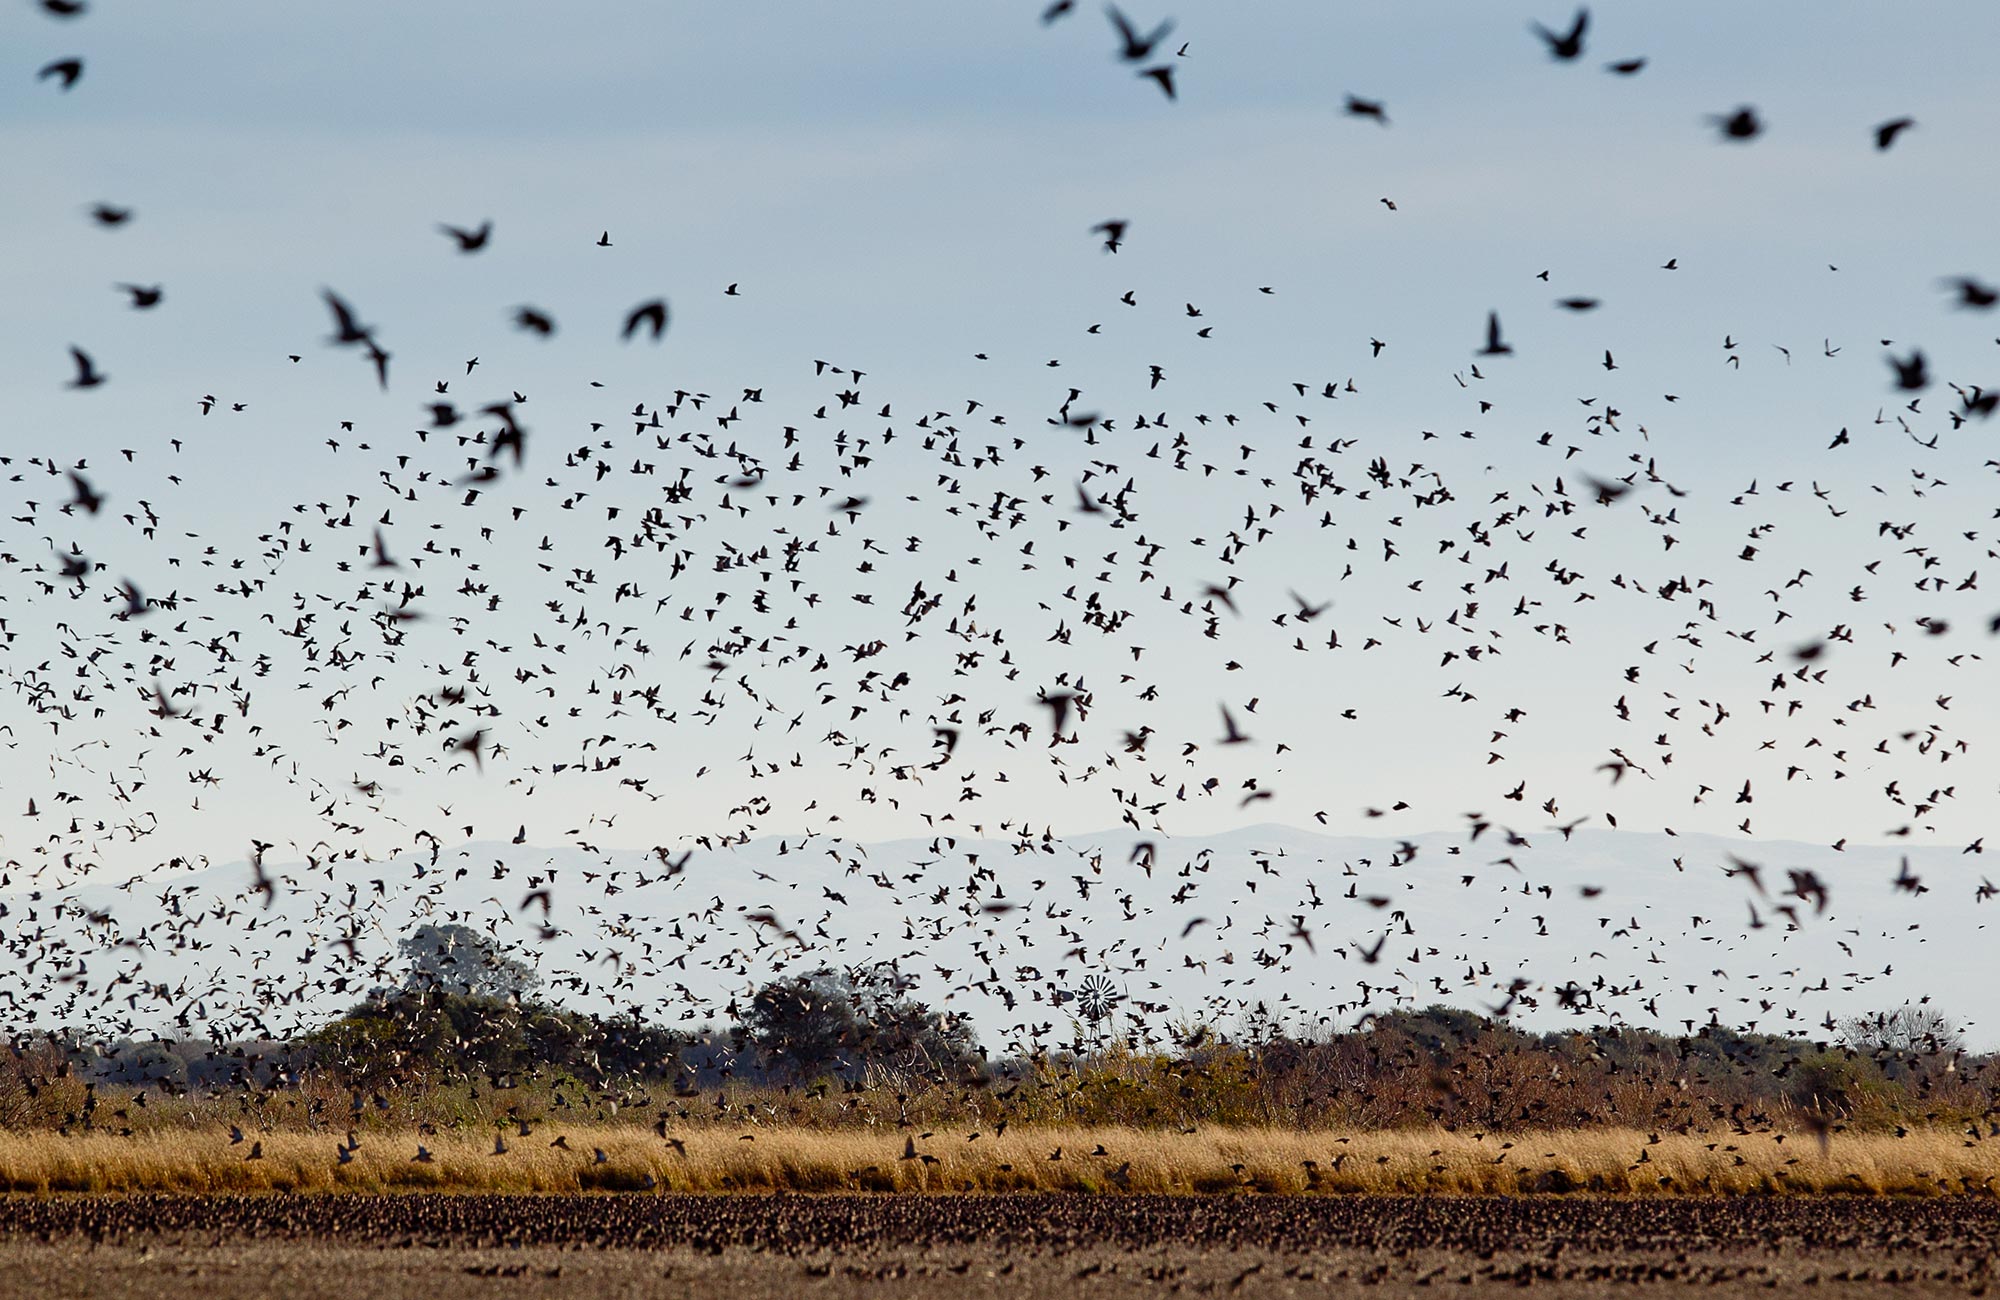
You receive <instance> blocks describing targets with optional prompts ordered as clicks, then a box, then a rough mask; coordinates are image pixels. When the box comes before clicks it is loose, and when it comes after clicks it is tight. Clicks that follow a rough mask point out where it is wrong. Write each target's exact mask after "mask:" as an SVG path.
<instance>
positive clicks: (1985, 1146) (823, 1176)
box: [0, 1126, 2000, 1196]
mask: <svg viewBox="0 0 2000 1300" xmlns="http://www.w3.org/2000/svg"><path fill="white" fill-rule="evenodd" d="M559 1131H560V1132H562V1133H564V1134H566V1137H567V1141H568V1144H569V1147H568V1149H567V1150H563V1149H559V1148H555V1147H551V1146H550V1145H549V1141H550V1139H551V1138H553V1137H554V1136H555V1135H556V1134H557V1133H558V1132H559ZM249 1137H250V1140H252V1141H256V1142H261V1143H262V1148H263V1149H262V1158H261V1159H256V1160H248V1159H245V1155H246V1153H247V1152H248V1151H249V1150H250V1145H249V1142H248V1141H246V1142H245V1143H243V1144H240V1145H233V1144H231V1142H230V1141H229V1137H228V1134H227V1133H226V1132H225V1131H208V1130H204V1131H199V1132H187V1133H163V1132H153V1133H142V1134H137V1135H135V1136H131V1137H119V1136H114V1135H111V1134H106V1133H89V1134H82V1135H76V1136H62V1135H59V1134H54V1133H18V1132H12V1133H0V1189H5V1190H9V1191H15V1192H100V1193H102V1192H189V1193H201V1192H243V1191H332V1192H338V1191H357V1192H384V1191H391V1192H393V1191H418V1190H428V1191H466V1192H578V1191H645V1190H652V1189H658V1190H662V1191H677V1192H686V1191H693V1192H750V1191H777V1190H784V1191H796V1192H853V1191H864V1192H999V1191H1050V1192H1055V1191H1064V1192H1107V1193H1115V1192H1127V1191H1129V1192H1180V1193H1187V1192H1203V1193H1217V1192H1239V1191H1253V1192H1269V1193H1304V1192H1320V1193H1332V1194H1339V1193H1347V1194H1356V1193H1358V1194H1369V1193H1377V1194H1380V1193H1439V1194H1447V1195H1513V1194H1521V1193H1546V1192H1561V1191H1593V1192H1608V1193H1613V1194H1628V1195H1642V1196H1657V1195H1675V1194H1693V1195H1745V1194H1769V1193H1807V1192H1846V1193H1865V1194H1876V1195H1883V1194H1887V1195H1938V1194H1942V1193H1948V1192H1965V1191H1973V1192H1985V1193H1990V1192H1991V1191H1992V1190H1993V1183H1994V1179H1995V1177H1996V1176H2000V1141H1996V1142H1978V1141H1971V1140H1968V1139H1967V1138H1966V1137H1965V1136H1964V1135H1963V1134H1962V1133H1959V1132H1954V1131H1951V1130H1946V1129H1930V1130H1924V1131H1917V1132H1912V1133H1911V1134H1910V1135H1909V1136H1908V1137H1905V1138H1897V1137H1894V1136H1893V1135H1889V1134H1875V1133H1869V1134H1859V1135H1836V1136H1835V1137H1834V1138H1833V1140H1832V1142H1831V1144H1830V1146H1829V1147H1828V1148H1827V1150H1826V1151H1825V1152H1824V1153H1822V1151H1821V1150H1820V1147H1819V1145H1818V1143H1817V1142H1816V1141H1815V1140H1814V1139H1813V1138H1811V1137H1809V1136H1806V1135H1803V1134H1796V1133H1794V1134H1777V1133H1751V1134H1742V1133H1733V1132H1729V1131H1722V1132H1717V1133H1711V1134H1707V1135H1700V1136H1684V1135H1677V1134H1662V1135H1661V1137H1660V1140H1659V1141H1657V1142H1653V1141H1651V1140H1650V1138H1649V1136H1648V1135H1647V1134H1645V1133H1641V1132H1636V1131H1631V1130H1616V1129H1610V1130H1607V1129H1599V1130H1588V1131H1576V1132H1539V1133H1537V1132H1526V1133H1516V1134H1512V1135H1501V1134H1490V1133H1489V1134H1485V1135H1474V1134H1470V1133H1463V1132H1459V1133H1450V1132H1445V1131H1443V1130H1394V1131H1384V1132H1371V1133H1353V1134H1341V1133H1334V1132H1324V1133H1321V1132H1299V1131H1294V1130H1276V1129H1232V1128H1212V1129H1204V1130H1202V1131H1199V1132H1196V1133H1192V1134H1176V1133H1171V1132H1162V1131H1159V1130H1143V1129H1130V1128H1053V1127H1043V1128H1010V1129H1009V1130H1008V1131H1007V1132H1006V1133H1005V1134H1001V1135H997V1136H996V1135H995V1134H993V1133H990V1132H988V1133H982V1134H981V1135H980V1137H979V1138H978V1139H977V1140H973V1141H968V1140H967V1137H968V1135H967V1134H966V1133H964V1132H944V1131H939V1132H937V1133H935V1134H934V1135H933V1136H931V1137H929V1138H928V1139H925V1138H921V1137H919V1136H918V1135H917V1134H916V1133H915V1132H913V1131H906V1130H894V1129H882V1130H873V1131H845V1132H824V1131H810V1130H798V1129H765V1130H762V1131H759V1132H757V1133H754V1134H748V1135H744V1134H738V1133H733V1132H730V1131H727V1130H723V1129H719V1128H697V1129H689V1130H687V1131H686V1132H685V1134H683V1135H680V1137H679V1140H680V1141H681V1142H682V1143H684V1144H685V1154H683V1153H682V1151H680V1150H677V1149H676V1148H674V1147H673V1146H670V1145H669V1144H668V1143H666V1142H663V1141H661V1140H660V1139H659V1138H658V1137H656V1136H654V1135H653V1134H651V1133H649V1132H646V1131H643V1130H635V1129H633V1128H630V1127H608V1126H607V1127H601V1128H583V1127H578V1128H570V1129H566V1130H558V1129H556V1128H555V1127H553V1126H551V1127H547V1128H544V1129H542V1130H540V1131H538V1132H537V1133H536V1134H535V1135H534V1136H532V1137H527V1138H520V1137H514V1136H511V1133H510V1136H509V1137H508V1146H509V1150H508V1151H507V1152H506V1154H504V1155H494V1154H492V1150H493V1140H492V1136H491V1133H490V1132H488V1133H481V1132H477V1131H471V1132H468V1131H458V1132H451V1133H444V1134H440V1135H437V1136H427V1137H423V1138H421V1139H419V1137H418V1135H417V1134H415V1133H406V1134H398V1133H385V1132H376V1133H372V1134H369V1135H367V1136H365V1137H364V1138H363V1139H362V1145H361V1148H360V1149H359V1150H358V1151H357V1152H356V1153H355V1154H354V1158H353V1160H352V1162H351V1163H348V1164H340V1163H338V1162H337V1160H336V1146H337V1143H338V1139H336V1138H334V1137H332V1136H330V1135H323V1134H321V1135H315V1134H306V1133H298V1132H270V1133H263V1134H252V1135H249ZM911 1138H915V1139H916V1149H917V1151H918V1152H919V1158H918V1159H906V1158H904V1152H905V1145H904V1144H905V1142H906V1140H908V1139H911ZM419 1140H421V1141H422V1142H423V1143H424V1145H426V1146H427V1147H429V1148H430V1151H431V1153H432V1155H433V1160H432V1161H431V1162H429V1163H419V1162H416V1161H414V1160H412V1159H411V1157H412V1156H413V1155H414V1154H415V1152H416V1149H417V1143H418V1141H419ZM1509 1142H1511V1143H1512V1145H1511V1146H1505V1145H1503V1144H1505V1143H1509ZM1100 1146H1101V1147H1102V1149H1103V1150H1104V1151H1105V1152H1106V1153H1107V1154H1105V1155H1095V1154H1091V1153H1093V1152H1095V1151H1096V1150H1097V1149H1098V1148H1099V1147H1100ZM596 1148H602V1149H603V1151H604V1153H605V1156H606V1157H607V1158H606V1159H605V1160H604V1161H602V1162H598V1161H596V1160H595V1159H594V1157H593V1151H594V1149H596ZM1057 1149H1060V1150H1061V1152H1062V1158H1061V1159H1060V1160H1052V1159H1050V1156H1051V1154H1052V1153H1053V1152H1055V1151H1056V1150H1057ZM924 1155H928V1156H930V1157H932V1158H931V1159H930V1160H925V1159H922V1158H921V1157H922V1156H924ZM1642 1157H1643V1158H1642Z"/></svg>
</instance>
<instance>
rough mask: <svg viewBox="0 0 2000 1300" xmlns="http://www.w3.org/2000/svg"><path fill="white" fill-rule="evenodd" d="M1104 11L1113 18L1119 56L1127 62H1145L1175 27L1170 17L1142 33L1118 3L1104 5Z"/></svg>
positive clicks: (1112, 23) (1112, 22)
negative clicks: (1120, 10) (1122, 11)
mask: <svg viewBox="0 0 2000 1300" xmlns="http://www.w3.org/2000/svg"><path fill="white" fill-rule="evenodd" d="M1104 12H1105V15H1106V16H1107V17H1109V18H1110V19H1111V26H1112V28H1113V29H1114V30H1116V31H1117V33H1118V41H1119V50H1118V57H1119V58H1121V59H1123V60H1124V61H1125V62H1127V63H1140V62H1143V61H1144V60H1145V59H1146V57H1147V56H1148V55H1150V54H1151V53H1152V52H1153V47H1155V46H1156V45H1158V44H1159V43H1160V42H1161V41H1164V40H1165V39H1167V34H1168V33H1169V32H1171V31H1173V29H1174V24H1173V20H1171V19H1169V20H1168V21H1166V22H1163V23H1161V24H1160V25H1159V26H1158V27H1155V28H1154V29H1153V30H1152V31H1151V32H1149V33H1146V34H1144V35H1141V34H1140V32H1139V30H1138V29H1137V28H1135V27H1133V26H1132V24H1131V22H1130V21H1129V20H1128V19H1127V18H1126V17H1125V15H1124V14H1123V13H1121V12H1119V9H1118V6H1117V5H1106V6H1104Z"/></svg>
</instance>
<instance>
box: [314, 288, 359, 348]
mask: <svg viewBox="0 0 2000 1300" xmlns="http://www.w3.org/2000/svg"><path fill="white" fill-rule="evenodd" d="M319 296H320V297H322V298H324V299H326V306H327V310H329V311H331V312H332V313H333V328H334V335H333V340H332V341H333V342H335V343H338V344H342V345H345V344H349V343H366V342H368V341H369V339H370V337H371V336H370V332H369V327H368V326H366V325H363V324H361V323H360V321H359V320H357V319H356V318H355V315H354V309H353V308H352V307H349V306H348V305H347V303H346V301H345V300H343V299H342V298H341V296H340V295H339V294H337V293H335V292H334V291H333V290H331V289H321V290H320V291H319Z"/></svg>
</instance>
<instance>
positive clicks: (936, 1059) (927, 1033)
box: [738, 962, 979, 1079]
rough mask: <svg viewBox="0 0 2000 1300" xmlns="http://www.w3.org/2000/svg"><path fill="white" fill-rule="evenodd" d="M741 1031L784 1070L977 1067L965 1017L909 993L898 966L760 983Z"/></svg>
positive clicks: (807, 1074)
mask: <svg viewBox="0 0 2000 1300" xmlns="http://www.w3.org/2000/svg"><path fill="white" fill-rule="evenodd" d="M738 1032H739V1034H740V1035H741V1036H742V1037H743V1038H745V1039H747V1040H748V1041H749V1043H750V1044H751V1045H752V1046H754V1047H756V1048H757V1050H758V1051H759V1052H760V1053H762V1054H763V1056H764V1058H765V1059H766V1061H768V1062H769V1063H771V1065H772V1066H773V1068H775V1069H776V1070H777V1071H778V1072H779V1073H781V1074H785V1075H789V1076H791V1077H794V1078H799V1079H809V1078H813V1077H816V1076H818V1075H823V1074H839V1075H847V1076H853V1075H855V1074H858V1073H859V1072H860V1071H861V1070H862V1069H863V1068H864V1067H865V1066H868V1065H871V1064H873V1065H882V1066H887V1067H891V1068H894V1069H899V1070H906V1071H910V1072H913V1073H917V1074H922V1075H928V1076H932V1077H936V1076H941V1075H944V1074H947V1073H962V1072H964V1071H967V1070H969V1069H971V1068H973V1066H974V1062H975V1061H976V1059H977V1056H978V1050H979V1049H978V1045H977V1043H976V1042H975V1040H974V1038H973V1034H972V1027H971V1025H970V1023H969V1022H967V1021H966V1019H965V1018H964V1017H963V1016H959V1015H956V1014H952V1013H947V1012H941V1011H934V1010H932V1009H931V1008H930V1007H929V1006H927V1005H926V1004H924V1003H923V1002H920V1001H918V1000H916V999H915V998H912V997H910V996H909V985H908V983H907V981H905V980H904V979H903V977H902V975H901V974H900V972H898V971H897V970H896V968H895V966H894V965H893V964H890V963H887V962H884V963H880V964H877V965H874V966H865V967H857V968H855V969H852V970H845V971H836V970H833V969H831V968H822V969H820V970H816V971H812V972H810V973H808V974H805V975H795V976H792V977H790V978H788V979H782V980H774V981H772V982H771V983H769V984H766V985H764V986H763V987H761V988H759V989H758V990H757V991H756V992H755V993H754V994H752V995H751V998H750V1006H749V1008H748V1010H747V1011H744V1012H743V1013H742V1014H741V1017H740V1021H739V1025H738Z"/></svg>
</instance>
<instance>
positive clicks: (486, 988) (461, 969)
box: [396, 925, 542, 1002]
mask: <svg viewBox="0 0 2000 1300" xmlns="http://www.w3.org/2000/svg"><path fill="white" fill-rule="evenodd" d="M396 950H397V952H399V953H401V954H402V957H403V960H405V961H407V962H408V963H409V964H410V974H409V979H408V981H407V983H406V984H405V986H404V987H405V988H406V989H407V990H408V991H410V992H416V993H443V994H446V995H448V996H451V997H461V998H490V999H493V1000H495V1001H503V1002H504V1001H509V1000H511V1001H516V1002H520V1001H526V1000H528V999H530V998H532V997H533V996H534V992H535V990H536V989H538V988H540V987H541V983H542V977H541V976H540V975H538V974H536V973H535V971H534V968H533V967H531V966H529V965H528V964H527V963H526V962H524V961H522V960H521V959H520V958H518V957H514V956H510V955H509V954H508V953H507V952H506V951H504V950H503V949H502V948H501V946H500V944H499V943H498V942H497V941H496V940H494V939H491V938H489V937H487V936H486V935H483V934H481V933H479V931H477V930H474V929H473V928H472V927H470V926H466V925H423V926H419V927H417V929H416V930H415V932H413V933H412V934H410V935H409V936H408V937H406V938H404V939H403V941H402V942H401V943H399V944H397V945H396Z"/></svg>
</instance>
